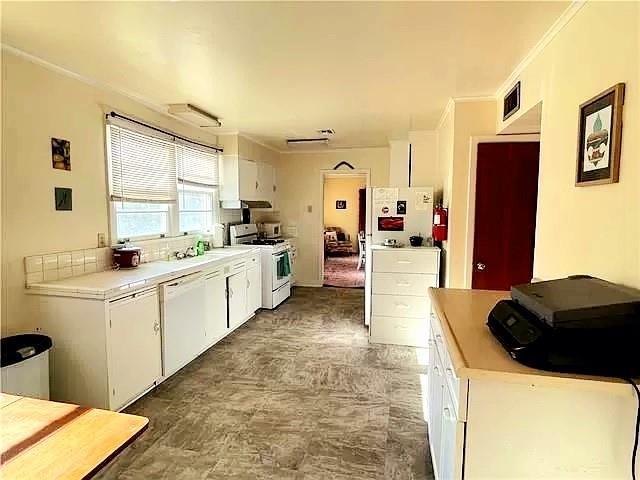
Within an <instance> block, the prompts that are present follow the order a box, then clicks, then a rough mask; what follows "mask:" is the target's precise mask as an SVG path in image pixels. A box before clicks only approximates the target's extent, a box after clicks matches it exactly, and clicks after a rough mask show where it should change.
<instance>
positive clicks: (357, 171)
mask: <svg viewBox="0 0 640 480" xmlns="http://www.w3.org/2000/svg"><path fill="white" fill-rule="evenodd" d="M331 177H333V178H335V177H341V178H344V177H364V178H365V188H369V187H371V169H370V168H354V169H353V170H330V169H323V170H320V178H319V181H320V215H319V220H318V222H319V223H318V224H317V227H318V233H319V235H318V239H319V243H318V252H319V255H318V283H319V286H320V287H321V286H322V285H324V180H325V178H331ZM366 221H367V219H366V218H365V222H366Z"/></svg>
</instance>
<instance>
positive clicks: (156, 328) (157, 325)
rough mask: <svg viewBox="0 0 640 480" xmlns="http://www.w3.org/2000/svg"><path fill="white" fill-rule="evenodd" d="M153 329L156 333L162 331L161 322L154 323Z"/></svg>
mask: <svg viewBox="0 0 640 480" xmlns="http://www.w3.org/2000/svg"><path fill="white" fill-rule="evenodd" d="M153 331H154V332H156V333H158V332H159V331H160V324H159V323H158V322H156V323H154V324H153Z"/></svg>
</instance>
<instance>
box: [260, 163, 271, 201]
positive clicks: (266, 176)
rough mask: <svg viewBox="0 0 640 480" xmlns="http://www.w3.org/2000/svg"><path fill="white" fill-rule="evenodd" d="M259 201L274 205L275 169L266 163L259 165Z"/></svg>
mask: <svg viewBox="0 0 640 480" xmlns="http://www.w3.org/2000/svg"><path fill="white" fill-rule="evenodd" d="M257 195H258V199H259V200H266V201H268V202H271V203H273V167H272V166H271V165H269V164H268V163H265V162H259V163H258V192H257Z"/></svg>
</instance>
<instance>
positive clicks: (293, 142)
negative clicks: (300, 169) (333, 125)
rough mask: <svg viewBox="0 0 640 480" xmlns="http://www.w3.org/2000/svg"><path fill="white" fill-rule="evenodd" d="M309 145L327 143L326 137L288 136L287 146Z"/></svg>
mask: <svg viewBox="0 0 640 480" xmlns="http://www.w3.org/2000/svg"><path fill="white" fill-rule="evenodd" d="M309 145H314V146H315V145H329V139H328V138H324V137H323V138H288V139H287V146H289V147H302V146H309Z"/></svg>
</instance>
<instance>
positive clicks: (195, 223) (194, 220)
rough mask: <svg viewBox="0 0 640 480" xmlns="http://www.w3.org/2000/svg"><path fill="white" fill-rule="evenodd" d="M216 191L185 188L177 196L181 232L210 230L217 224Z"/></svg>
mask: <svg viewBox="0 0 640 480" xmlns="http://www.w3.org/2000/svg"><path fill="white" fill-rule="evenodd" d="M217 202H218V191H217V189H212V188H198V187H185V188H183V189H182V190H181V191H180V194H179V196H178V207H179V212H180V213H179V215H180V231H181V232H202V231H206V230H211V228H212V227H213V224H214V223H215V222H217V220H218V219H217V209H215V210H214V208H213V207H214V205H217Z"/></svg>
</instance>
